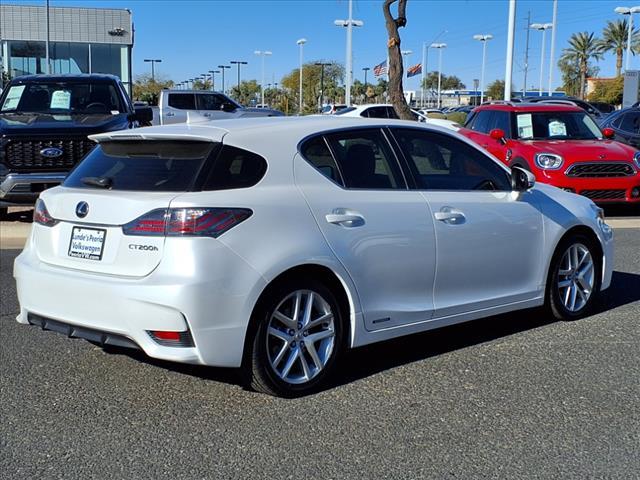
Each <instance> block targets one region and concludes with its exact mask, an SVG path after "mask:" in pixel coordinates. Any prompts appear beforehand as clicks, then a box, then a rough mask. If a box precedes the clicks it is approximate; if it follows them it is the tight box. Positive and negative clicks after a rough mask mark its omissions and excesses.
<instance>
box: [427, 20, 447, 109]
mask: <svg viewBox="0 0 640 480" xmlns="http://www.w3.org/2000/svg"><path fill="white" fill-rule="evenodd" d="M445 33H447V30H442V31H441V32H440V33H438V34H437V35H436V36H435V37H434V38H433V40H431V41H430V42H429V43H427V42H423V43H422V75H421V76H420V86H421V87H420V95H421V100H422V106H423V107H424V106H425V103H424V76H425V75H428V74H429V70H428V69H427V66H428V65H429V49H428V48H427V46H428V45H431V44H432V43H434V42H435V41H436V40H438V39H439V38H440V37H441V36H442V35H444V34H445Z"/></svg>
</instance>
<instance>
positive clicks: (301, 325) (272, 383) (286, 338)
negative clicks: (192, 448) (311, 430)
mask: <svg viewBox="0 0 640 480" xmlns="http://www.w3.org/2000/svg"><path fill="white" fill-rule="evenodd" d="M309 301H311V305H310V306H309ZM296 312H298V313H296ZM307 312H308V314H307ZM254 315H255V317H254V320H255V322H256V328H255V334H254V336H253V338H252V342H251V350H250V352H249V355H248V362H249V365H248V370H249V372H248V373H249V374H250V378H249V386H250V387H251V388H252V389H253V390H255V391H258V392H262V393H266V394H269V395H274V396H279V397H287V398H291V397H299V396H303V395H307V394H309V393H312V392H314V391H316V390H317V389H318V388H319V387H320V386H321V385H322V384H323V383H325V382H326V380H327V379H328V378H329V377H330V376H331V373H332V371H333V370H334V368H335V365H336V363H337V362H338V359H339V357H340V356H341V355H342V353H343V351H344V349H345V340H346V338H347V335H346V331H345V321H344V317H345V316H344V314H343V312H342V309H341V308H340V303H339V302H338V300H337V298H336V295H335V294H334V293H333V292H332V290H331V289H330V288H328V287H327V286H326V285H324V284H323V283H321V282H319V281H316V280H314V279H308V278H304V277H293V278H291V279H288V280H285V281H283V282H281V283H280V284H279V285H277V286H275V287H274V288H273V289H271V290H270V291H269V292H268V295H267V298H266V299H265V300H264V301H262V302H261V305H258V307H257V308H256V311H255V312H254Z"/></svg>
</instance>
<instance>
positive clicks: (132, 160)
mask: <svg viewBox="0 0 640 480" xmlns="http://www.w3.org/2000/svg"><path fill="white" fill-rule="evenodd" d="M215 146H216V144H214V143H209V142H188V141H182V142H180V141H171V142H156V141H142V142H140V141H117V142H104V143H101V144H100V145H98V147H97V148H94V149H93V151H92V152H91V153H90V154H89V155H87V157H85V159H84V160H83V161H82V162H81V163H80V164H79V165H78V166H77V167H76V168H75V169H74V170H73V171H72V172H71V174H70V175H69V176H68V177H67V179H66V180H65V182H64V186H65V187H71V188H105V189H111V190H133V191H163V192H184V191H189V190H191V189H193V186H194V184H195V183H196V180H197V178H198V175H199V173H200V171H201V170H202V168H203V166H204V164H205V161H206V160H207V158H208V157H209V155H210V154H211V151H212V150H213V148H214V147H215Z"/></svg>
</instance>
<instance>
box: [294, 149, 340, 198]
mask: <svg viewBox="0 0 640 480" xmlns="http://www.w3.org/2000/svg"><path fill="white" fill-rule="evenodd" d="M301 153H302V156H303V157H304V158H305V159H306V160H307V162H309V163H310V164H311V165H313V166H314V167H315V168H316V169H317V170H318V171H319V172H320V173H322V174H323V175H324V176H325V177H327V178H329V179H330V180H332V181H334V182H335V183H337V184H338V185H342V186H343V187H344V181H343V180H342V175H341V174H340V170H339V169H338V164H336V161H335V159H334V158H333V155H331V150H329V147H328V146H327V142H326V141H325V139H324V137H315V138H312V139H310V140H308V141H307V142H305V144H304V145H303V146H302V148H301Z"/></svg>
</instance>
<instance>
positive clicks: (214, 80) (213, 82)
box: [209, 70, 220, 91]
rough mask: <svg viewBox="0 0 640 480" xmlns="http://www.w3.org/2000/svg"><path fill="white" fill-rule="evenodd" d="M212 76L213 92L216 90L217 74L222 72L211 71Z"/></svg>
mask: <svg viewBox="0 0 640 480" xmlns="http://www.w3.org/2000/svg"><path fill="white" fill-rule="evenodd" d="M209 73H210V74H211V90H213V91H215V89H216V73H220V70H209Z"/></svg>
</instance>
